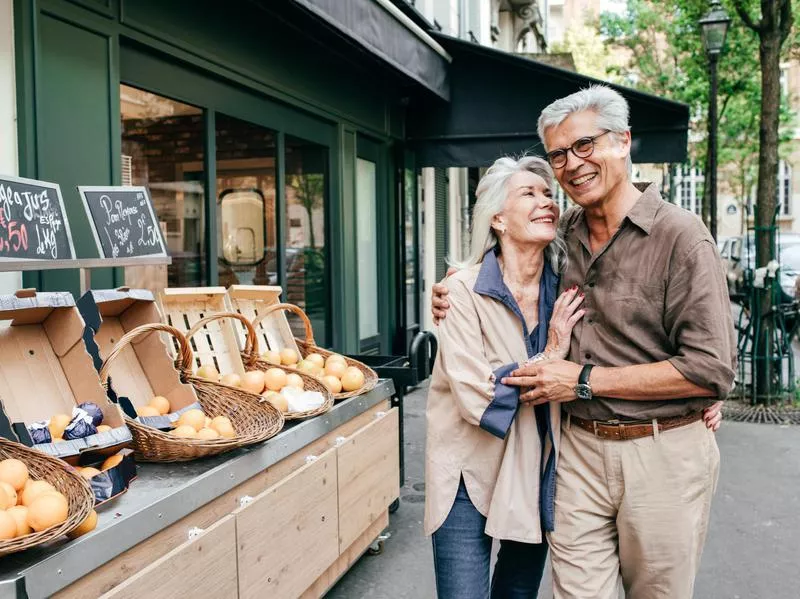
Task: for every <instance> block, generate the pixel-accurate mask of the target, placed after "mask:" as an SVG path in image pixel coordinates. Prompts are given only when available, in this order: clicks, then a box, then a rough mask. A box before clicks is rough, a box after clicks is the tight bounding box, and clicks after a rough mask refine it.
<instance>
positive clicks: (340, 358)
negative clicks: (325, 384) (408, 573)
mask: <svg viewBox="0 0 800 599" xmlns="http://www.w3.org/2000/svg"><path fill="white" fill-rule="evenodd" d="M331 362H342V363H343V364H344V365H345V366H347V360H345V359H344V356H340V355H339V354H331V355H330V356H328V357H327V358H325V366H327V365H328V364H330V363H331Z"/></svg>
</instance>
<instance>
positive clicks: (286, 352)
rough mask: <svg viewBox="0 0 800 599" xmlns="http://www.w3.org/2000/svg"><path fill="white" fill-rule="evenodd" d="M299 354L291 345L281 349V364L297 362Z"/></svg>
mask: <svg viewBox="0 0 800 599" xmlns="http://www.w3.org/2000/svg"><path fill="white" fill-rule="evenodd" d="M297 360H299V356H298V355H297V352H296V351H294V350H293V349H292V348H290V347H285V348H284V349H282V350H281V364H287V365H288V364H297Z"/></svg>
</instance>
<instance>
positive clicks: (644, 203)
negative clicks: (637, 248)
mask: <svg viewBox="0 0 800 599" xmlns="http://www.w3.org/2000/svg"><path fill="white" fill-rule="evenodd" d="M634 185H635V186H636V189H638V190H639V191H641V192H642V195H641V196H640V197H639V199H638V200H636V203H635V204H634V205H633V207H632V208H631V209H630V210H629V211H628V214H627V215H626V218H627V219H628V220H629V221H631V222H632V223H633V224H634V225H636V226H637V227H639V228H640V229H641V230H642V231H644V232H645V233H646V234H647V235H650V230H651V229H652V228H653V221H654V220H655V218H656V212H658V208H659V206H660V204H661V194H660V193H659V192H658V187H657V186H656V184H655V183H634Z"/></svg>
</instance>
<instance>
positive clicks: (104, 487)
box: [80, 449, 137, 507]
mask: <svg viewBox="0 0 800 599" xmlns="http://www.w3.org/2000/svg"><path fill="white" fill-rule="evenodd" d="M115 455H116V454H115ZM119 455H120V457H121V458H122V459H121V461H120V463H119V464H117V465H116V466H113V467H112V468H108V469H106V470H103V463H104V462H105V460H102V461H97V460H94V461H90V462H85V461H82V462H81V465H80V467H84V468H85V467H92V468H96V469H97V470H100V471H101V472H100V473H99V474H95V475H94V476H92V477H91V478H89V479H87V480H88V481H89V486H90V487H92V492H93V493H94V506H95V507H99V506H101V505H103V504H104V503H105V502H106V501H110V500H111V499H114V498H115V497H118V496H120V495H122V494H123V493H124V492H125V491H127V490H128V487H130V484H131V482H132V481H133V480H134V479H135V478H136V475H137V473H136V461H135V460H134V459H133V450H131V449H123V450H122V451H120V452H119ZM111 457H113V456H111ZM106 459H109V458H106Z"/></svg>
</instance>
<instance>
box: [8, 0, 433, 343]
mask: <svg viewBox="0 0 800 599" xmlns="http://www.w3.org/2000/svg"><path fill="white" fill-rule="evenodd" d="M290 5H291V3H290V2H286V1H280V2H263V3H258V2H250V1H245V0H229V1H227V2H218V1H201V2H193V1H188V0H169V1H163V0H105V1H104V0H71V1H68V0H17V2H16V3H15V6H14V18H15V32H16V49H17V56H16V62H17V94H18V115H19V121H18V130H19V148H20V175H21V176H25V177H32V178H38V179H42V180H47V181H53V182H57V183H59V184H60V186H61V189H62V193H63V195H64V200H65V203H66V206H67V212H68V216H69V218H70V223H71V227H72V231H73V235H74V238H75V249H76V253H77V255H78V257H94V256H96V252H95V249H94V242H93V239H92V235H91V233H90V229H89V226H88V223H87V221H86V218H85V215H84V213H83V209H82V207H81V204H80V200H79V197H78V194H77V190H76V186H77V185H104V184H114V185H120V184H137V185H147V186H148V187H149V189H150V191H151V195H152V196H153V199H154V204H155V206H156V211H157V213H158V215H159V219H160V220H161V224H162V231H163V232H164V233H165V237H166V238H167V241H168V246H169V249H170V254H171V255H172V257H173V264H172V266H170V267H169V269H168V273H167V274H165V275H164V276H165V281H164V284H167V285H171V286H206V285H228V284H231V283H253V284H280V285H281V286H283V287H284V289H285V290H286V295H285V296H284V297H285V298H286V299H288V301H292V302H293V303H299V304H301V305H303V306H304V307H305V308H306V311H307V312H308V313H309V314H310V316H311V317H312V321H313V324H314V329H315V336H316V337H317V341H318V342H320V343H323V344H325V345H328V346H331V347H335V348H337V349H339V350H342V351H348V352H359V351H380V352H382V353H388V352H391V351H401V352H402V353H405V352H406V343H407V340H406V339H407V332H406V329H407V328H410V329H414V328H415V325H416V323H415V322H412V321H414V320H415V319H416V316H414V315H415V314H418V309H417V308H416V307H414V309H409V310H406V307H405V305H404V302H405V301H406V300H405V298H406V297H411V298H416V300H415V301H418V298H419V293H418V289H416V287H415V286H416V285H418V280H419V277H418V268H419V264H418V258H417V256H418V253H417V251H416V249H415V248H416V246H415V239H416V235H417V233H416V218H417V216H416V210H417V208H416V195H415V194H416V191H415V189H414V187H415V181H416V177H414V176H413V171H411V170H408V171H407V172H406V167H409V168H413V164H412V163H411V160H410V156H411V155H410V154H409V153H408V152H407V151H405V149H404V148H403V146H402V143H401V142H402V137H403V131H404V122H403V120H404V116H403V110H404V107H403V103H402V102H401V101H400V99H401V98H402V97H404V96H405V95H406V94H407V91H408V89H409V87H412V86H413V85H414V83H413V82H410V81H408V80H406V79H404V77H403V76H401V75H400V74H398V73H397V72H392V71H391V70H390V69H388V68H386V66H385V65H381V64H380V63H379V62H378V61H377V60H375V59H374V57H372V56H370V55H369V54H368V53H366V52H363V51H362V50H361V49H359V48H356V47H355V46H353V45H352V44H350V43H348V42H347V41H346V40H343V39H342V38H341V37H339V36H336V35H335V34H334V33H333V32H332V31H331V30H330V29H324V28H321V27H320V26H319V24H315V23H314V22H313V21H312V20H311V19H310V18H305V17H304V15H303V13H302V11H300V10H298V9H296V8H293V7H291V6H290ZM306 16H307V15H306ZM417 91H418V90H417ZM406 200H408V201H406ZM404 219H408V223H405V224H404V223H403V220H404ZM406 224H408V225H409V226H405V225H406ZM406 231H408V236H409V239H404V238H405V237H406ZM406 245H408V247H409V248H410V249H409V250H408V251H406ZM365 257H366V259H365ZM409 273H410V276H406V275H407V274H409ZM24 283H25V285H26V286H31V287H37V288H38V289H40V290H69V291H72V292H73V293H77V292H78V286H79V275H78V273H77V272H75V271H40V272H31V273H25V274H24ZM124 283H125V273H124V271H123V270H122V269H104V270H97V271H94V273H93V277H92V285H93V287H95V288H110V287H117V286H120V285H122V284H124ZM407 286H408V288H406V287H407Z"/></svg>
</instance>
